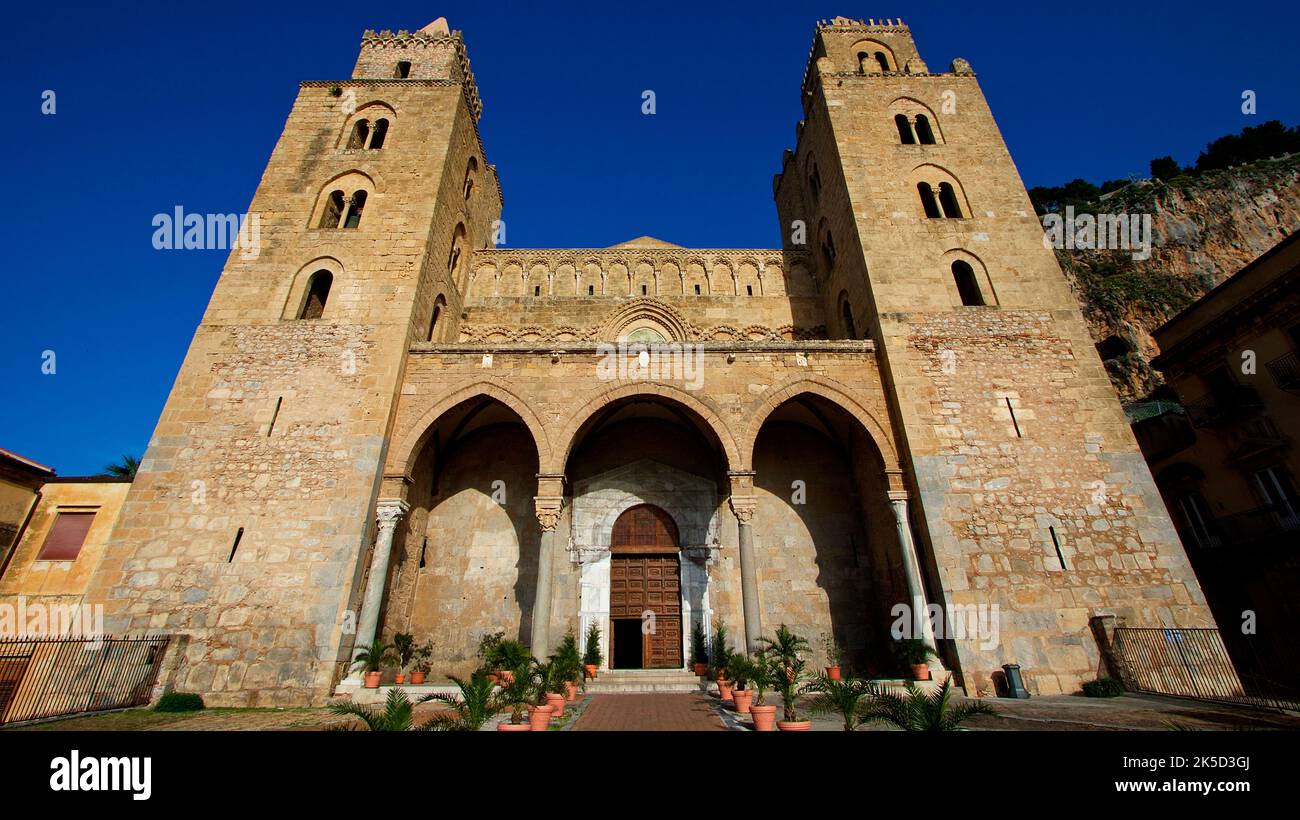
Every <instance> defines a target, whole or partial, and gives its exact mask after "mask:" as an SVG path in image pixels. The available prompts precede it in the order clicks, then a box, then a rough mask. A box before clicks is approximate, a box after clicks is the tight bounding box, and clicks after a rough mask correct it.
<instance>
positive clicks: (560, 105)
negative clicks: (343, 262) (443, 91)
mask: <svg viewBox="0 0 1300 820" xmlns="http://www.w3.org/2000/svg"><path fill="white" fill-rule="evenodd" d="M839 14H842V15H845V16H848V17H854V18H868V17H876V18H885V17H901V18H902V19H903V20H904V21H905V22H907V23H908V24H909V25H910V26H911V28H912V31H913V33H914V35H915V37H916V39H917V43H918V45H919V47H920V50H921V54H922V56H923V57H924V59H925V60H926V62H927V63H928V65H929V66H930V67H931V68H932V69H933V70H936V71H943V70H946V69H947V67H948V64H949V62H950V61H951V60H952V58H953V57H965V58H966V59H968V60H970V62H971V65H972V66H973V67H974V69H975V71H976V72H977V73H978V75H979V78H980V84H981V86H982V88H983V90H984V93H985V94H986V95H987V97H988V100H989V103H990V105H991V106H992V108H993V112H994V114H995V116H996V117H997V119H998V122H999V124H1000V125H1001V128H1002V132H1003V135H1004V137H1005V139H1006V141H1007V144H1008V145H1009V147H1010V149H1011V153H1012V156H1013V157H1014V158H1015V160H1016V163H1017V165H1018V167H1019V169H1020V173H1021V175H1022V176H1023V178H1024V180H1025V183H1026V185H1028V186H1030V187H1032V186H1034V185H1050V184H1057V183H1060V182H1064V181H1067V180H1070V179H1073V178H1075V177H1083V178H1085V179H1090V180H1092V181H1094V182H1098V183H1099V182H1101V181H1102V180H1104V179H1111V178H1116V177H1122V176H1127V175H1129V174H1143V175H1144V174H1146V172H1147V163H1148V161H1149V160H1150V159H1151V158H1152V157H1155V156H1161V155H1164V154H1172V155H1173V156H1174V157H1176V158H1177V159H1179V160H1180V161H1182V162H1190V161H1193V160H1194V159H1195V158H1196V154H1197V152H1198V151H1199V150H1200V149H1201V148H1202V147H1204V145H1205V143H1206V142H1208V141H1209V140H1210V139H1212V138H1214V137H1217V136H1220V135H1222V134H1226V133H1230V132H1236V131H1238V130H1240V129H1241V128H1242V127H1244V126H1246V125H1249V124H1252V123H1257V122H1261V121H1263V120H1266V119H1274V118H1276V119H1281V120H1283V121H1284V122H1286V123H1288V124H1295V123H1297V122H1300V87H1298V85H1297V82H1296V78H1297V74H1298V71H1297V69H1298V68H1300V57H1297V47H1296V43H1295V32H1296V31H1297V30H1300V5H1297V4H1294V3H1284V2H1266V3H1251V2H1246V3H1241V4H1224V3H1210V2H1197V1H1196V0H1191V1H1189V2H1133V3H1114V4H1109V3H1086V4H1078V3H1064V2H1055V3H1043V2H1037V3H1002V4H1000V3H988V2H970V0H965V2H938V1H937V0H930V1H929V2H899V0H885V1H883V2H882V0H873V1H872V2H865V1H864V0H834V2H816V3H804V2H797V1H794V0H792V2H782V3H774V2H749V3H735V4H710V3H705V2H690V3H652V4H644V5H642V4H636V3H625V2H601V3H591V4H587V5H578V4H568V3H540V2H536V3H523V2H521V3H512V2H496V1H495V0H494V2H481V1H480V2H421V3H416V2H406V1H405V0H403V1H402V2H387V3H370V2H350V3H336V2H326V1H325V0H313V2H310V3H293V2H279V0H275V2H266V1H265V0H264V1H263V2H258V3H248V2H243V0H228V2H223V3H216V4H212V3H186V2H180V0H173V2H166V3H159V2H150V1H149V0H141V2H130V3H111V4H110V3H102V4H100V3H96V4H93V5H90V4H87V5H84V6H83V5H81V4H75V3H66V2H59V0H53V1H52V2H43V3H22V4H18V5H14V6H10V7H9V9H8V11H6V12H5V24H4V27H3V33H2V34H0V38H2V41H0V42H2V44H3V50H2V51H0V54H3V61H4V64H5V72H4V73H5V79H4V82H3V83H0V104H3V112H4V114H5V116H4V119H3V126H4V127H3V128H0V149H3V153H2V155H3V156H4V157H6V163H7V164H6V166H5V167H6V171H5V175H4V176H5V185H4V190H5V195H4V197H3V202H4V203H5V205H4V208H3V219H0V300H2V301H0V304H3V318H0V447H3V448H5V449H9V450H13V451H15V452H17V453H20V454H22V455H24V456H27V457H29V458H33V459H36V460H37V461H41V462H43V463H46V464H49V465H50V466H52V467H54V468H56V469H57V470H58V471H59V473H60V474H61V475H80V474H89V473H95V472H99V471H100V470H101V469H102V468H103V466H104V465H105V464H107V463H109V462H110V461H114V460H116V459H117V458H119V457H120V456H121V455H122V454H124V453H132V454H142V453H143V451H144V449H145V446H146V445H147V443H148V440H149V437H150V435H151V434H152V431H153V428H154V425H155V423H156V422H157V419H158V414H159V412H160V411H161V409H162V406H163V402H164V401H165V399H166V397H167V393H168V391H169V390H170V389H171V385H172V382H173V380H174V378H175V376H176V373H177V371H178V369H179V367H180V363H181V360H182V359H183V357H184V355H185V351H186V349H187V348H188V346H189V343H190V339H191V337H192V335H193V332H194V329H195V327H196V326H197V324H198V322H199V319H200V317H201V316H202V313H203V310H204V307H205V306H206V304H207V301H208V298H209V296H210V295H211V292H212V288H213V285H214V283H215V282H216V279H217V276H218V275H219V274H220V272H221V268H222V265H223V264H224V262H225V258H226V252H224V251H217V250H212V251H193V250H191V251H158V250H154V249H153V247H152V244H151V237H152V235H153V227H152V225H151V224H150V223H151V220H152V218H153V216H154V215H155V214H158V213H170V212H171V211H172V209H173V208H174V207H175V206H177V205H180V206H183V207H184V208H185V210H186V211H187V212H197V213H238V212H243V211H245V210H246V209H247V207H248V203H249V201H250V200H251V198H252V195H253V190H254V188H255V187H256V185H257V183H258V180H259V179H260V178H261V174H262V170H263V168H264V167H265V164H266V161H267V159H268V157H269V156H270V153H271V149H272V148H273V147H274V145H275V142H276V139H277V138H278V137H279V134H280V129H281V127H282V124H283V123H284V120H285V117H286V115H287V114H288V112H289V109H290V106H291V104H292V102H293V99H294V95H295V93H296V92H297V84H298V82H299V81H300V80H308V79H314V80H328V79H342V78H346V77H349V76H350V75H351V72H352V67H353V64H354V62H355V60H356V55H357V50H358V45H359V42H360V38H361V34H362V32H363V31H364V30H365V29H367V28H373V29H385V28H387V29H393V30H397V29H403V28H404V29H409V30H412V31H414V30H416V29H419V28H421V27H422V26H424V25H425V24H426V23H428V22H429V21H431V20H433V19H434V18H436V17H439V16H446V17H447V18H448V20H449V21H450V24H451V27H452V28H453V29H456V30H460V31H462V32H464V35H465V39H466V43H467V45H468V49H469V55H470V60H471V62H472V66H473V69H474V73H475V76H476V77H477V80H478V86H479V91H480V93H481V94H482V97H483V100H484V106H485V108H484V114H483V119H482V121H481V127H482V131H483V141H484V143H485V145H486V150H487V158H488V161H489V162H491V163H493V164H495V165H496V166H497V168H498V170H499V172H500V175H501V184H502V188H503V190H504V194H505V213H504V218H505V220H506V223H507V240H508V242H507V244H509V245H513V246H520V247H527V246H532V247H602V246H607V245H611V244H614V243H616V242H620V241H623V240H626V239H630V238H632V237H635V236H639V235H642V234H650V235H653V236H657V237H660V238H662V239H665V240H668V241H670V242H676V243H678V244H682V245H687V246H702V247H719V246H721V247H776V246H777V243H778V237H777V223H776V214H775V209H774V207H773V203H772V188H771V185H772V175H773V174H774V173H775V172H776V171H777V170H778V169H779V167H780V160H781V152H782V150H783V149H785V148H787V147H790V146H791V145H792V143H793V140H794V129H795V123H796V121H797V120H798V119H799V118H800V109H799V96H798V95H799V83H800V79H801V77H802V75H803V70H804V65H805V61H806V60H807V57H808V50H809V46H810V44H811V40H812V35H813V26H814V23H815V22H816V21H817V20H818V19H826V18H830V17H833V16H835V15H839ZM46 89H50V90H53V91H54V92H56V94H57V113H56V114H55V115H54V116H44V115H42V113H41V95H42V92H43V91H45V90H46ZM646 89H651V90H653V91H654V92H655V94H656V96H657V104H658V113H657V114H656V115H655V116H650V117H647V116H643V115H642V114H641V94H642V91H644V90H646ZM1246 89H1251V90H1253V91H1255V92H1256V93H1257V95H1258V104H1259V113H1258V115H1257V116H1255V117H1254V118H1248V117H1245V116H1243V115H1242V113H1241V110H1240V108H1241V104H1240V99H1241V94H1242V92H1243V91H1244V90H1246ZM47 350H51V351H54V352H55V354H56V356H57V360H56V364H57V371H56V373H55V374H54V375H44V374H42V372H41V364H42V354H43V351H47Z"/></svg>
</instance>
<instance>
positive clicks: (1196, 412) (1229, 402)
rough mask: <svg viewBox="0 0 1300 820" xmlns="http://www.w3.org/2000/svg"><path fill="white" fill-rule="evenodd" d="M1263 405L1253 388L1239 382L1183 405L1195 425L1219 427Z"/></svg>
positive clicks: (1249, 413)
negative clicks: (1234, 385) (1228, 388)
mask: <svg viewBox="0 0 1300 820" xmlns="http://www.w3.org/2000/svg"><path fill="white" fill-rule="evenodd" d="M1263 406H1264V403H1263V401H1261V400H1260V398H1259V393H1257V392H1256V391H1255V388H1253V387H1248V386H1246V385H1244V384H1239V385H1237V386H1236V387H1234V388H1232V389H1231V390H1228V391H1224V392H1222V393H1211V394H1210V395H1208V396H1205V397H1204V398H1202V399H1198V400H1197V401H1194V402H1191V403H1189V404H1186V405H1184V408H1185V409H1186V411H1187V417H1188V418H1189V419H1191V421H1192V424H1193V425H1195V426H1196V427H1202V428H1208V427H1220V426H1222V425H1225V424H1230V423H1232V422H1234V421H1237V420H1238V419H1241V418H1245V417H1246V416H1249V415H1251V414H1253V413H1254V412H1256V411H1257V410H1259V409H1261V408H1262V407H1263Z"/></svg>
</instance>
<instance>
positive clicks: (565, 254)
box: [471, 248, 809, 268]
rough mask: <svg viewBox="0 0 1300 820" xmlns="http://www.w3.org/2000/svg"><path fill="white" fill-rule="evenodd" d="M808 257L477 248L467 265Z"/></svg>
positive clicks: (795, 256)
mask: <svg viewBox="0 0 1300 820" xmlns="http://www.w3.org/2000/svg"><path fill="white" fill-rule="evenodd" d="M808 258H809V253H808V251H806V250H782V249H780V248H480V249H479V250H476V251H474V256H473V259H472V260H471V262H472V263H473V264H474V265H475V266H478V265H485V264H486V265H495V266H496V267H498V268H500V267H501V266H502V265H509V264H511V263H514V264H518V265H520V266H521V267H524V266H532V265H547V266H550V267H554V266H558V265H563V264H570V265H578V264H582V263H585V262H587V261H588V260H591V261H597V262H601V261H604V262H611V263H616V262H625V263H631V264H635V263H637V262H640V261H648V262H651V263H654V262H678V263H682V262H684V263H686V264H690V263H691V262H695V261H700V262H703V261H704V260H711V261H719V260H721V261H728V262H736V263H743V262H753V263H754V264H757V263H758V262H760V261H761V262H763V263H764V264H765V265H766V264H777V265H780V264H783V263H784V262H785V261H786V260H787V259H790V260H794V261H800V262H802V261H807V260H808Z"/></svg>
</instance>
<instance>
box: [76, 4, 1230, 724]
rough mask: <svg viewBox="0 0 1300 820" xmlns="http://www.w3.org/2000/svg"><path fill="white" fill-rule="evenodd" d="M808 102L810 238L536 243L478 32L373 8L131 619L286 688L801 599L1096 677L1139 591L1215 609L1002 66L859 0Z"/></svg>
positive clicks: (803, 179)
mask: <svg viewBox="0 0 1300 820" xmlns="http://www.w3.org/2000/svg"><path fill="white" fill-rule="evenodd" d="M802 102H803V110H804V120H803V121H802V122H800V123H799V124H798V126H797V128H796V133H797V139H796V143H795V146H794V148H793V149H792V150H788V151H786V153H785V156H784V158H783V160H782V163H781V169H780V173H779V174H778V175H777V176H776V177H775V179H774V182H773V193H774V198H775V203H776V216H777V218H778V219H779V222H780V226H781V236H782V238H783V240H782V241H783V246H782V247H779V248H765V249H735V248H683V247H678V246H676V245H672V244H670V243H667V242H662V241H659V240H655V239H652V238H649V237H643V238H641V239H636V240H632V241H629V242H626V243H623V244H621V245H617V246H614V247H610V248H566V249H515V248H509V247H497V246H496V242H495V241H494V238H495V237H496V236H498V235H499V234H498V228H499V220H500V215H501V208H502V192H501V188H500V185H499V183H498V179H497V176H496V173H495V169H494V168H493V166H492V165H490V164H489V163H488V161H487V158H486V155H485V151H484V146H483V141H482V138H481V135H480V132H479V116H480V113H481V111H482V105H481V102H480V100H479V97H478V92H477V89H476V86H475V82H474V77H473V74H472V72H471V70H470V65H469V59H468V56H467V51H466V47H465V43H464V41H463V39H462V37H461V35H460V33H459V32H451V31H450V30H449V29H448V28H447V26H446V24H445V22H444V21H441V20H439V21H435V22H434V23H432V24H430V25H429V26H427V27H425V28H424V29H421V30H420V31H417V32H413V33H409V32H404V31H403V32H397V33H392V32H378V33H377V32H367V33H366V34H365V35H364V37H363V39H362V43H361V52H360V56H359V58H358V60H357V63H356V67H355V70H354V72H353V76H352V77H351V78H350V79H346V80H328V81H309V82H304V83H302V85H301V89H300V92H299V94H298V97H297V100H296V102H295V104H294V106H293V109H292V111H291V112H290V114H289V117H288V120H287V122H286V124H285V127H284V131H283V133H282V135H281V137H280V139H279V142H278V143H277V145H276V147H275V149H274V152H273V154H272V156H271V159H270V161H269V163H268V165H267V168H266V171H265V173H264V175H263V177H262V180H261V183H260V185H259V186H258V188H257V191H256V193H255V195H254V198H253V201H252V205H251V207H250V212H252V213H256V214H258V215H259V216H260V220H261V239H262V247H261V250H260V253H258V254H257V255H255V256H254V257H252V258H245V257H247V256H249V255H248V254H241V253H239V252H238V251H236V252H234V253H232V254H231V256H230V258H229V261H228V262H227V265H226V267H225V269H224V271H223V273H222V275H221V277H220V280H219V282H218V284H217V286H216V290H215V293H214V294H213V297H212V300H211V302H210V304H209V306H208V308H207V311H206V313H205V314H204V317H203V320H202V322H201V324H200V326H199V328H198V330H197V332H196V333H195V337H194V340H193V343H192V345H191V347H190V350H189V352H188V355H187V356H186V359H185V362H184V364H183V366H182V368H181V371H180V373H179V375H178V377H177V379H176V383H175V386H174V388H173V390H172V393H171V395H170V398H169V399H168V401H167V404H166V406H165V408H164V410H163V413H162V416H161V419H160V421H159V423H158V426H157V428H156V431H155V433H154V436H153V438H152V439H151V441H150V445H149V448H148V450H147V452H146V455H145V458H144V461H143V465H142V467H141V469H140V471H139V474H138V476H137V479H136V481H135V483H134V484H133V486H132V487H131V490H130V492H129V494H128V496H127V498H126V500H125V502H124V506H123V510H122V513H121V516H120V518H119V520H118V522H117V525H116V527H115V529H114V531H113V535H112V537H111V539H110V541H109V544H108V546H107V547H106V550H105V554H104V557H103V559H102V560H101V563H100V567H99V571H98V572H97V573H96V575H95V580H94V583H93V589H92V590H91V592H90V594H89V596H88V598H89V599H91V600H94V601H97V602H102V603H103V604H104V606H105V625H106V628H107V629H109V631H114V632H126V631H132V632H139V631H161V632H167V633H173V634H178V635H184V636H186V641H187V643H186V645H185V648H184V652H183V654H182V656H181V657H180V658H179V661H178V666H177V669H176V678H175V681H174V685H175V687H176V688H177V689H180V690H183V691H193V692H200V693H203V694H204V696H205V698H206V699H207V701H208V702H209V703H210V704H213V705H285V704H303V703H319V702H321V701H323V700H324V699H326V698H328V697H329V696H330V695H331V694H332V693H334V692H336V691H339V690H340V688H341V687H342V688H343V689H346V687H347V685H348V684H349V681H350V679H351V673H350V672H349V669H348V667H349V661H350V658H351V656H352V654H353V652H354V647H356V646H360V645H363V644H369V642H370V641H371V639H372V638H374V637H375V636H379V637H382V638H385V639H391V637H392V635H394V634H395V633H397V632H409V633H411V634H413V635H414V636H415V638H416V640H417V641H419V642H425V641H429V642H431V644H432V646H433V657H432V658H431V663H432V667H433V670H432V671H433V675H432V676H431V678H432V679H433V680H434V681H439V680H441V678H442V676H443V675H445V674H447V673H452V674H457V673H463V672H465V671H467V670H468V669H469V668H471V667H472V666H473V665H474V663H475V658H474V652H475V649H476V648H477V645H478V640H479V638H480V637H481V636H482V635H483V634H485V633H495V632H498V631H504V632H505V633H506V634H507V636H508V637H513V638H518V639H520V640H522V641H524V642H525V643H527V644H528V645H529V646H530V648H531V649H532V651H533V653H534V654H536V655H539V656H541V655H544V654H546V653H547V652H548V651H550V650H552V649H553V648H554V646H555V644H556V643H557V641H558V640H559V639H560V638H561V637H562V636H563V635H564V634H565V633H566V632H568V631H572V632H573V633H574V634H575V635H578V636H580V637H581V636H582V635H584V634H585V632H586V630H587V629H588V627H590V626H591V625H593V624H594V625H597V626H599V627H600V629H601V632H602V636H603V644H604V650H605V651H604V655H605V658H606V660H605V664H606V666H613V667H615V668H668V669H674V668H678V669H679V668H685V666H686V665H687V663H688V661H689V653H690V648H691V647H690V641H691V632H692V630H693V629H694V628H695V627H696V626H697V625H698V626H700V627H702V628H703V629H704V630H705V631H706V632H710V633H711V632H712V630H713V629H714V628H715V625H716V624H719V623H721V624H724V625H726V627H727V628H728V630H729V632H730V633H731V634H732V635H733V636H736V642H737V644H739V645H742V646H746V645H747V646H751V647H752V646H754V645H755V644H756V642H757V640H758V638H759V637H760V636H763V635H770V634H771V633H772V631H773V630H774V629H775V628H776V627H777V626H778V625H779V624H782V623H784V624H787V625H788V626H789V627H790V628H791V629H793V630H794V631H796V632H798V633H799V634H801V635H803V636H804V637H805V638H807V639H809V641H810V643H812V644H813V645H814V647H820V645H821V643H820V639H821V638H822V637H824V636H829V637H831V638H833V639H834V641H835V642H837V643H838V644H840V646H842V647H843V649H844V664H845V665H846V666H847V667H849V668H850V670H851V671H853V672H855V673H858V674H862V675H872V676H891V675H892V674H893V671H894V670H893V667H892V663H891V658H890V651H889V649H890V642H891V640H892V639H893V638H894V637H896V635H897V634H898V633H897V630H898V628H899V624H900V623H902V624H903V626H904V627H912V628H914V629H915V632H914V633H913V634H915V636H916V637H919V638H921V639H923V640H925V641H926V642H927V643H930V644H931V645H932V646H935V647H936V648H937V649H938V651H939V659H938V660H936V661H935V662H934V663H933V666H934V668H935V669H936V671H940V672H941V673H951V674H953V675H955V676H956V678H957V680H958V682H959V683H961V684H962V685H964V686H965V687H966V690H967V691H968V692H970V693H971V694H975V693H977V692H985V691H991V689H992V685H991V676H992V675H993V674H994V672H995V671H996V670H998V669H1000V667H1001V666H1002V665H1003V664H1008V663H1015V664H1019V665H1020V667H1021V668H1022V670H1023V673H1024V676H1025V679H1026V682H1027V684H1028V686H1029V688H1030V690H1031V691H1033V692H1038V693H1055V692H1062V691H1074V690H1076V689H1077V688H1078V685H1079V683H1080V682H1081V681H1083V680H1088V679H1091V678H1093V677H1095V676H1096V675H1097V674H1098V669H1099V650H1098V646H1097V644H1096V642H1095V641H1094V638H1093V634H1092V631H1091V629H1090V620H1091V619H1094V618H1097V617H1100V616H1115V617H1117V618H1123V619H1125V621H1126V622H1127V623H1128V624H1129V625H1132V626H1212V625H1213V623H1214V622H1213V619H1212V617H1211V615H1210V614H1209V611H1208V609H1207V607H1206V605H1205V601H1204V599H1203V596H1202V594H1201V591H1200V588H1199V587H1198V585H1197V582H1196V579H1195V576H1194V575H1193V573H1192V571H1191V569H1190V567H1189V566H1188V562H1187V559H1186V556H1185V554H1184V551H1183V548H1182V546H1181V545H1180V543H1179V540H1178V537H1177V535H1176V533H1175V531H1174V528H1173V526H1172V524H1171V522H1170V519H1169V516H1168V514H1167V512H1166V510H1165V507H1164V505H1163V503H1162V502H1161V499H1160V495H1159V493H1158V492H1157V490H1156V488H1155V485H1154V483H1153V481H1152V478H1151V475H1150V473H1149V471H1148V469H1147V467H1146V465H1145V462H1144V461H1143V459H1142V456H1141V454H1140V452H1139V451H1138V448H1137V446H1136V444H1135V442H1134V439H1133V436H1132V434H1131V432H1130V430H1129V426H1128V424H1127V421H1126V419H1125V417H1124V414H1123V412H1122V410H1121V407H1120V404H1119V402H1118V400H1117V399H1116V396H1115V394H1114V391H1113V390H1112V388H1111V385H1110V381H1109V379H1108V377H1107V374H1106V372H1105V370H1104V368H1103V366H1102V363H1101V361H1100V360H1099V358H1098V356H1097V354H1096V352H1095V350H1094V346H1093V343H1092V340H1091V339H1090V338H1089V335H1088V330H1087V328H1086V326H1085V323H1084V321H1083V318H1082V316H1081V315H1080V312H1079V308H1078V306H1077V303H1076V301H1075V299H1074V297H1073V295H1072V294H1071V292H1070V290H1069V288H1068V286H1067V284H1066V280H1065V278H1064V276H1063V275H1062V273H1061V270H1060V269H1059V267H1058V265H1057V262H1056V259H1055V257H1054V255H1053V253H1052V251H1051V250H1049V249H1047V248H1045V247H1044V245H1043V241H1042V233H1043V231H1042V227H1041V225H1040V224H1039V223H1038V220H1037V218H1036V217H1035V214H1034V212H1033V209H1032V207H1031V205H1030V202H1029V199H1028V196H1027V195H1026V192H1025V188H1024V186H1023V184H1022V182H1021V180H1020V177H1019V175H1018V172H1017V171H1016V168H1015V166H1014V164H1013V162H1012V159H1011V157H1010V155H1009V153H1008V151H1007V148H1006V145H1005V144H1004V142H1003V140H1002V137H1001V134H1000V133H999V131H998V128H997V125H996V123H995V121H994V118H993V115H992V113H991V112H990V111H989V108H988V106H987V104H986V103H985V100H984V97H983V95H982V93H981V91H980V87H979V83H978V80H977V78H976V75H975V73H974V72H973V70H972V68H971V66H970V65H969V64H967V63H966V62H965V61H964V60H960V59H957V60H954V61H953V62H952V64H951V66H950V68H949V69H948V70H947V71H939V72H935V71H931V70H930V69H929V68H928V67H927V66H926V64H925V63H924V62H923V61H922V60H921V58H920V56H919V54H918V52H917V50H916V46H915V44H914V42H913V39H912V35H911V33H910V31H909V29H908V28H906V27H905V26H904V25H903V24H902V23H901V22H900V21H893V20H887V21H874V20H873V21H861V20H848V19H845V18H836V19H834V20H830V21H823V22H821V23H819V24H818V25H817V26H816V30H815V35H814V39H813V44H812V51H811V54H810V56H809V60H808V65H807V70H806V73H805V76H804V79H803V83H802ZM930 612H933V613H943V616H942V617H936V618H930V617H921V618H916V617H914V616H915V615H916V614H917V613H922V614H926V613H930ZM954 613H955V617H954ZM647 618H649V619H650V620H651V621H653V628H651V629H646V628H645V624H646V621H647ZM820 652H821V650H820V648H818V649H816V650H815V651H814V653H813V655H814V658H813V661H814V663H817V664H819V663H820V661H821V660H822V659H821V657H820Z"/></svg>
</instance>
